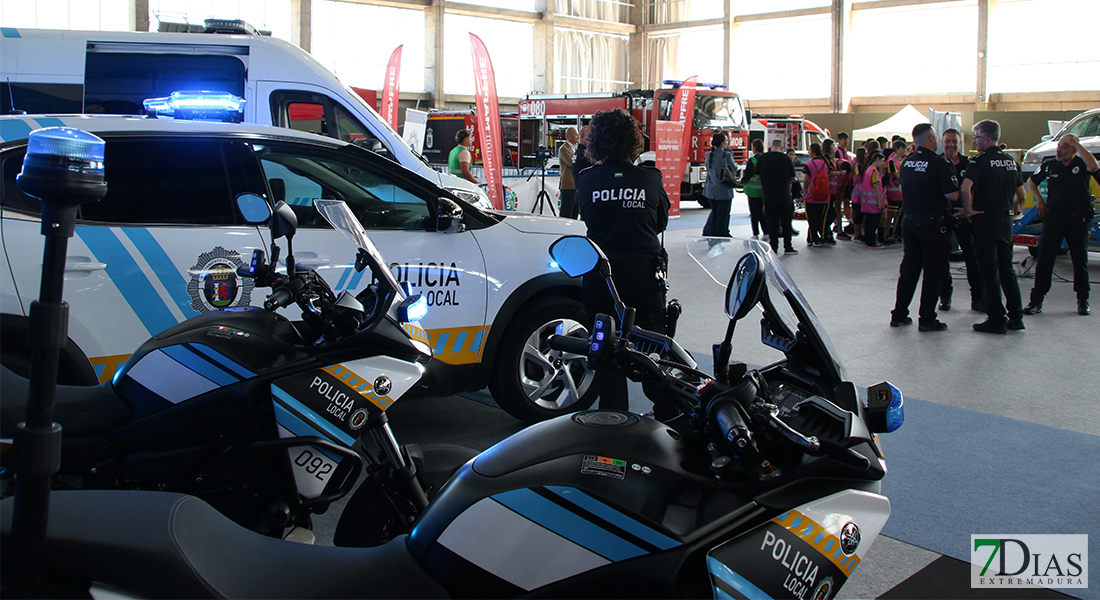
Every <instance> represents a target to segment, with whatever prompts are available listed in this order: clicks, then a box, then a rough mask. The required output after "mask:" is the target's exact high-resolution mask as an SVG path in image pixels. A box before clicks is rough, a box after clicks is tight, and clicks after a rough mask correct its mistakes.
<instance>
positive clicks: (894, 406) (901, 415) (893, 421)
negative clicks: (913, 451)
mask: <svg viewBox="0 0 1100 600" xmlns="http://www.w3.org/2000/svg"><path fill="white" fill-rule="evenodd" d="M886 385H888V386H890V396H891V400H890V405H889V406H888V407H887V408H886V433H891V432H893V431H896V430H897V429H898V428H899V427H901V425H902V423H905V396H903V395H902V393H901V390H899V389H898V388H896V387H894V385H893V384H890V383H887V384H886Z"/></svg>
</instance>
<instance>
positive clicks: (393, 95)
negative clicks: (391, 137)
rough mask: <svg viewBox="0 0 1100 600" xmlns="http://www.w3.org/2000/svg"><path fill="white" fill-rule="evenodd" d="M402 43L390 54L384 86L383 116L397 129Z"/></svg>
mask: <svg viewBox="0 0 1100 600" xmlns="http://www.w3.org/2000/svg"><path fill="white" fill-rule="evenodd" d="M404 47H405V46H404V45H403V44H402V45H401V46H398V47H397V49H395V50H394V51H393V54H391V55H390V63H389V64H388V65H386V84H385V86H383V87H382V118H383V119H385V120H386V122H387V123H389V124H390V127H393V130H394V131H397V99H398V98H399V97H400V96H401V83H400V81H401V49H402V48H404Z"/></svg>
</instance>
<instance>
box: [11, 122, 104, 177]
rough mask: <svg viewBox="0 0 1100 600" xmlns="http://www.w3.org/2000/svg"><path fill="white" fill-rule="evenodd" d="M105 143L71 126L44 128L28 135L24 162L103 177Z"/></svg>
mask: <svg viewBox="0 0 1100 600" xmlns="http://www.w3.org/2000/svg"><path fill="white" fill-rule="evenodd" d="M105 147H106V143H105V142H104V141H103V140H101V139H99V138H98V137H96V136H94V135H92V134H90V133H88V132H86V131H81V130H79V129H72V128H70V127H46V128H44V129H37V130H35V131H32V132H31V134H30V135H29V136H27V153H26V159H27V161H29V162H31V163H34V164H41V165H42V166H47V165H50V168H55V169H59V170H67V171H75V172H78V173H84V174H88V175H99V176H101V177H102V176H103V153H104V149H105Z"/></svg>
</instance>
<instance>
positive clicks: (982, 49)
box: [974, 0, 995, 110]
mask: <svg viewBox="0 0 1100 600" xmlns="http://www.w3.org/2000/svg"><path fill="white" fill-rule="evenodd" d="M994 3H995V0H978V81H977V84H976V85H975V87H974V91H975V95H974V110H989V85H988V82H989V73H988V71H987V66H988V64H989V11H990V8H991V5H993V4H994Z"/></svg>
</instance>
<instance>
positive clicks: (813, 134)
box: [749, 114, 832, 169]
mask: <svg viewBox="0 0 1100 600" xmlns="http://www.w3.org/2000/svg"><path fill="white" fill-rule="evenodd" d="M752 118H753V121H752V127H751V128H750V131H749V138H750V139H760V140H763V142H764V151H765V152H767V150H768V148H769V147H771V143H772V140H774V139H780V140H783V147H784V148H785V149H787V150H789V149H791V148H794V152H795V161H794V162H795V167H796V168H797V169H801V168H802V165H804V164H806V161H808V160H809V158H810V144H820V143H822V142H823V141H825V139H826V138H829V137H832V135H831V134H830V133H829V130H828V129H825V128H824V127H821V126H819V125H818V124H817V123H814V122H813V121H811V120H809V119H804V118H802V116H801V115H774V114H772V115H752Z"/></svg>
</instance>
